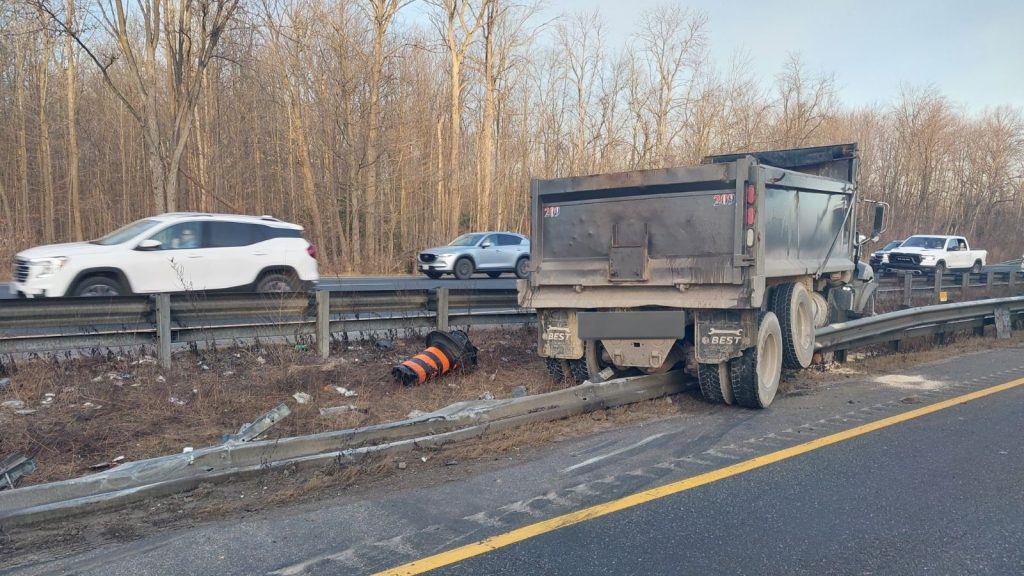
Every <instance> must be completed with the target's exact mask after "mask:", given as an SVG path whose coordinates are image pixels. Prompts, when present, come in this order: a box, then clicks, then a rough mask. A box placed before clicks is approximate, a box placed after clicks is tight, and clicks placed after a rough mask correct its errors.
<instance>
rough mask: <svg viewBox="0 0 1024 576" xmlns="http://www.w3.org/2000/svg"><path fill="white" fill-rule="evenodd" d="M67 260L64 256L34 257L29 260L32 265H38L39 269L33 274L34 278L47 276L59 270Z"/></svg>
mask: <svg viewBox="0 0 1024 576" xmlns="http://www.w3.org/2000/svg"><path fill="white" fill-rule="evenodd" d="M67 261H68V259H67V258H66V257H64V256H57V257H55V258H36V259H35V260H30V261H29V262H30V263H31V264H32V266H33V267H38V270H39V271H38V272H37V273H36V274H35V277H36V278H49V277H50V276H53V275H54V274H56V273H57V272H59V271H60V269H61V268H63V267H64V264H67Z"/></svg>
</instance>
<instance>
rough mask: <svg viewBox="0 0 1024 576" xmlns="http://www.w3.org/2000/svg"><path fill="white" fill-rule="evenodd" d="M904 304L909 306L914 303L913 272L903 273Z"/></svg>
mask: <svg viewBox="0 0 1024 576" xmlns="http://www.w3.org/2000/svg"><path fill="white" fill-rule="evenodd" d="M903 305H904V306H906V307H907V308H911V307H913V305H914V276H913V275H912V274H904V275H903Z"/></svg>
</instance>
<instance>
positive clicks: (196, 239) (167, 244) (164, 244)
mask: <svg viewBox="0 0 1024 576" xmlns="http://www.w3.org/2000/svg"><path fill="white" fill-rule="evenodd" d="M150 239H152V240H159V241H160V249H161V250H189V249H193V248H199V247H201V246H202V245H203V223H202V222H182V223H180V224H175V225H173V226H168V227H167V228H164V229H163V230H161V231H159V232H157V233H156V234H154V235H152V236H150Z"/></svg>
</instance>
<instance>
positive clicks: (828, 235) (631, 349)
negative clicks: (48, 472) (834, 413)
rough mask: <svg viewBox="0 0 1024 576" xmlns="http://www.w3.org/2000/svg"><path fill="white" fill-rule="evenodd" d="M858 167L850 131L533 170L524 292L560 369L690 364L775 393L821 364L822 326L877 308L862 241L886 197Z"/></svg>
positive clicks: (748, 394)
mask: <svg viewBox="0 0 1024 576" xmlns="http://www.w3.org/2000/svg"><path fill="white" fill-rule="evenodd" d="M857 168H858V151H857V145H856V144H841V145H832V146H820V147H814V148H801V149H792V150H775V151H766V152H754V153H745V154H733V155H721V156H711V157H708V158H705V159H704V161H703V163H702V164H700V165H697V166H688V167H678V168H664V169H655V170H638V171H631V172H622V173H615V174H599V175H591V176H579V177H571V178H558V179H551V180H538V179H534V180H532V181H531V185H530V187H531V218H532V222H531V224H532V227H531V229H532V231H531V238H530V241H531V244H530V252H531V253H530V270H529V277H528V278H527V279H525V280H520V281H519V300H520V304H521V305H522V306H527V307H532V308H534V309H536V311H537V318H538V351H539V353H540V355H541V356H542V357H543V358H544V359H545V363H546V365H547V367H548V371H549V372H550V373H551V375H552V376H553V377H554V378H556V379H564V378H569V379H572V380H576V381H585V380H597V379H606V378H610V377H618V376H625V375H629V374H642V373H657V372H660V371H665V370H669V369H672V368H685V369H686V370H687V371H688V372H690V373H692V374H694V375H696V376H697V378H698V381H699V383H700V390H701V394H702V395H703V397H704V398H705V399H706V400H708V401H710V402H715V403H726V404H732V403H735V404H738V405H741V406H745V407H751V408H764V407H767V406H768V405H769V404H771V402H772V400H773V399H774V397H775V394H776V391H777V390H778V386H779V381H780V379H781V371H782V368H783V367H785V368H793V369H795V368H804V367H807V366H808V365H809V364H810V363H811V361H812V358H813V356H814V353H815V349H814V330H815V328H816V327H820V326H823V325H825V324H827V323H830V322H836V321H843V320H846V319H848V318H854V317H860V316H865V315H870V314H872V313H873V311H874V298H875V290H876V288H877V282H876V281H875V277H874V273H873V271H872V269H871V267H870V266H869V265H868V264H866V263H864V262H861V261H860V253H861V248H862V246H863V245H865V244H866V243H867V242H869V241H872V240H876V241H877V239H878V236H879V235H880V234H881V233H882V232H883V231H884V227H885V218H886V210H887V205H886V204H885V203H883V202H876V201H872V200H866V199H861V198H859V195H858V191H857ZM862 207H863V209H862ZM861 212H863V213H865V214H873V230H872V231H871V233H870V234H869V235H865V234H860V233H858V228H857V218H858V214H859V213H861Z"/></svg>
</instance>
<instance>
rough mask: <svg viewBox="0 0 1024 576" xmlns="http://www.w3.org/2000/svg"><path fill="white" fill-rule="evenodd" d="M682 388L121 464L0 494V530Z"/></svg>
mask: <svg viewBox="0 0 1024 576" xmlns="http://www.w3.org/2000/svg"><path fill="white" fill-rule="evenodd" d="M689 385H690V384H689V381H688V379H687V378H685V377H684V376H683V373H682V372H681V371H673V372H667V373H664V374H655V375H651V376H635V377H629V378H619V379H616V380H609V381H607V382H601V383H584V384H580V385H578V386H573V387H571V388H565V389H562V390H556V391H553V392H548V393H545V394H536V395H530V396H524V397H520V398H505V399H497V400H473V401H468V402H458V403H455V404H452V405H450V406H448V407H446V408H442V409H441V410H438V411H436V412H431V413H428V414H423V415H421V416H418V417H416V418H411V419H408V420H401V421H398V422H389V423H385V424H378V425H375V426H368V427H365V428H355V429H349V430H338V431H333V432H323V433H320V434H313V435H310V436H298V437H291V438H281V439H277V440H257V441H249V442H244V443H237V442H228V443H225V444H220V445H217V446H210V447H207V448H197V449H195V450H192V451H190V452H187V453H182V454H174V455H171V456H162V457H159V458H151V459H148V460H139V461H136V462H128V463H125V464H122V465H120V466H118V467H116V468H111V469H109V470H105V471H103V472H99V473H96V474H90V475H88V476H83V477H80V478H73V479H70V480H64V481H60V482H51V483H49V484H38V485H35V486H26V487H23V488H19V489H17V490H10V491H2V492H0V529H8V528H11V527H14V526H17V525H22V524H26V523H30V522H40V521H45V520H49V519H55V518H65V517H67V516H69V515H72V514H83V513H89V512H98V511H101V510H105V509H110V508H113V507H117V506H122V505H124V504H126V503H129V502H134V501H138V500H142V499H145V498H151V497H155V496H161V495H166V494H171V493H177V492H183V491H186V490H190V489H193V488H195V487H196V486H198V485H200V484H202V483H204V482H218V481H223V480H226V479H228V478H237V477H243V476H247V475H253V474H259V473H262V472H266V471H267V470H271V469H281V468H286V467H291V466H296V467H310V466H320V465H323V464H327V463H331V462H337V463H346V464H350V463H355V462H358V461H359V460H361V459H363V458H365V457H367V456H370V455H383V454H400V453H404V452H410V451H413V450H417V449H427V450H431V449H438V448H441V447H442V446H444V445H446V444H449V443H452V442H457V441H460V440H466V439H469V438H476V437H479V436H482V435H484V434H486V433H493V432H498V431H501V430H507V429H509V428H513V427H517V426H525V425H530V424H536V423H540V422H550V421H553V420H559V419H562V418H567V417H569V416H573V415H576V414H582V413H586V412H591V411H593V410H598V409H604V408H613V407H615V406H622V405H625V404H631V403H635V402H641V401H644V400H651V399H654V398H660V397H662V396H666V395H671V394H677V393H679V392H682V391H683V390H684V389H686V387H687V386H689Z"/></svg>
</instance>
